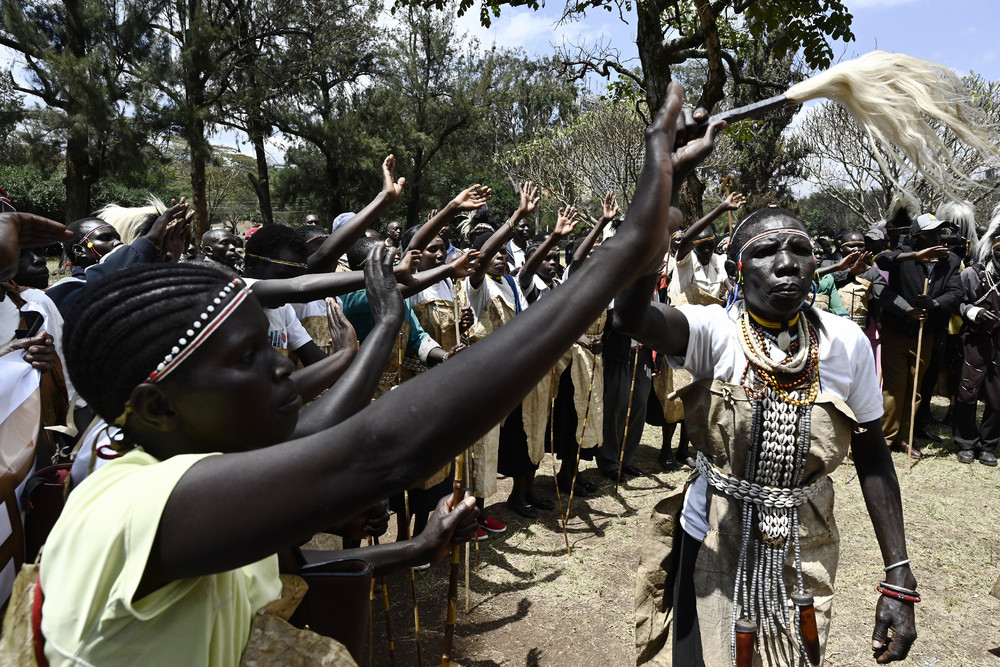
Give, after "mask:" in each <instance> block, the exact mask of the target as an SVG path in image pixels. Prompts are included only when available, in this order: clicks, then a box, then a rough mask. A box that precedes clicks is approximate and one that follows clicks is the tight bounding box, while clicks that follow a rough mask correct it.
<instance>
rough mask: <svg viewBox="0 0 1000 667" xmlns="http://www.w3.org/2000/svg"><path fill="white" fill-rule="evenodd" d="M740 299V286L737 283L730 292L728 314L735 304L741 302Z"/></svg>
mask: <svg viewBox="0 0 1000 667" xmlns="http://www.w3.org/2000/svg"><path fill="white" fill-rule="evenodd" d="M739 298H740V284H739V283H736V284H735V285H733V289H731V290H729V298H727V299H726V312H727V313H728V312H729V310H730V309H731V308H732V307H733V304H735V303H736V302H737V301H738V300H739Z"/></svg>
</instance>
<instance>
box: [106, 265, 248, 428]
mask: <svg viewBox="0 0 1000 667" xmlns="http://www.w3.org/2000/svg"><path fill="white" fill-rule="evenodd" d="M238 285H240V281H239V280H238V279H236V280H233V281H232V282H229V283H227V284H226V286H225V287H223V288H222V291H221V292H219V294H218V295H217V296H216V297H215V298H214V299H212V303H210V304H208V306H206V307H205V310H204V311H203V312H202V313H201V314H200V315H198V317H197V318H195V321H194V322H193V323H192V324H191V328H189V329H188V330H187V331H185V332H184V336H183V337H182V338H180V339H179V340H178V341H177V345H174V346H173V347H172V348H170V352H168V353H167V356H165V357H163V361H161V362H160V363H159V364H157V366H156V369H155V370H153V371H152V372H151V373H150V374H149V375H147V376H146V379H145V382H149V383H151V384H156V383H157V382H159V381H160V380H162V379H163V378H165V377H167V375H169V374H170V373H171V372H173V371H174V369H176V368H177V367H178V366H180V365H181V363H182V362H183V361H184V360H185V359H187V358H188V357H190V356H191V355H192V354H193V353H194V351H195V350H197V349H198V348H199V347H201V346H202V344H204V342H205V341H206V340H208V338H209V336H211V335H212V334H213V333H215V331H216V330H218V328H219V327H220V326H222V323H223V322H225V321H226V319H228V318H229V316H230V315H232V314H233V311H235V310H236V307H237V306H239V305H240V304H241V303H243V301H244V300H246V298H247V297H248V296H249V295H250V290H249V289H248V288H247V287H244V288H243V289H241V290H240V291H238V292H237V293H236V296H235V297H233V299H232V301H230V302H229V303H227V304H226V305H225V306H222V301H223V299H225V298H226V297H227V296H228V295H229V293H230V292H232V291H233V290H234V289H236V287H237V286H238ZM220 306H221V307H220ZM216 310H218V312H216ZM212 313H215V315H212ZM131 412H132V403H131V401H126V402H125V409H124V410H122V413H121V414H120V415H118V418H117V419H115V420H114V422H112V423H113V424H114V425H115V426H118V427H119V428H120V427H122V426H124V425H125V422H126V421H128V416H129V414H130V413H131Z"/></svg>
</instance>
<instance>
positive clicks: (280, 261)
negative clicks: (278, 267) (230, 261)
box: [243, 252, 309, 269]
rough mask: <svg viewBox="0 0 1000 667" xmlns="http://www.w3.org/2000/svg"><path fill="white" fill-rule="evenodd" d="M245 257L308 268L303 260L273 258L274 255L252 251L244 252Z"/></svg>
mask: <svg viewBox="0 0 1000 667" xmlns="http://www.w3.org/2000/svg"><path fill="white" fill-rule="evenodd" d="M243 254H244V255H245V256H246V257H253V258H254V259H262V260H264V261H265V262H271V263H272V264H284V265H285V266H294V267H297V268H300V269H308V268H309V265H308V264H306V263H305V262H287V261H285V260H283V259H275V258H274V257H264V256H263V255H255V254H253V253H252V252H244V253H243Z"/></svg>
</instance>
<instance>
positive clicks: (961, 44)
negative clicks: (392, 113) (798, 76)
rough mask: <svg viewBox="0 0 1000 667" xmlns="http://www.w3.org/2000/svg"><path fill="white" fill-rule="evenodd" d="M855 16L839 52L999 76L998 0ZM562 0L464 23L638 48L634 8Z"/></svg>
mask: <svg viewBox="0 0 1000 667" xmlns="http://www.w3.org/2000/svg"><path fill="white" fill-rule="evenodd" d="M845 4H846V5H847V7H848V9H849V10H850V11H851V13H852V14H853V16H854V21H853V24H852V30H853V31H854V34H855V37H856V40H855V41H853V42H850V43H848V44H844V43H843V42H839V41H838V42H835V43H834V45H833V50H834V54H835V59H838V60H840V59H845V60H846V59H850V58H854V57H857V56H859V55H862V54H864V53H867V52H869V51H874V50H875V49H882V50H885V51H892V52H896V53H905V54H907V55H911V56H914V57H917V58H923V59H925V60H931V61H934V62H938V63H941V64H942V65H946V66H948V67H950V68H952V69H954V70H955V71H956V72H957V73H959V74H966V73H968V72H969V71H970V70H975V71H976V72H979V73H980V74H982V75H983V76H984V77H986V78H987V79H991V80H996V79H1000V58H998V57H997V56H998V50H1000V45H997V43H996V41H995V37H994V36H993V33H994V31H995V29H996V25H997V24H998V22H1000V21H998V19H1000V2H997V0H845ZM561 7H562V3H561V2H559V0H554V1H553V2H550V4H549V6H548V7H543V8H542V9H540V10H539V11H537V12H533V11H531V10H530V9H525V8H508V7H505V8H504V10H503V12H502V14H501V16H500V18H499V19H495V20H494V22H493V26H492V27H491V28H490V29H488V30H487V29H485V28H482V27H481V26H479V25H478V14H475V15H474V16H473V15H471V14H470V15H466V16H465V17H463V18H462V19H461V20H460V25H461V27H462V28H463V29H465V30H467V31H468V32H469V33H470V34H471V35H473V36H475V37H477V38H478V39H479V40H480V41H481V42H483V43H484V44H486V45H488V44H492V43H495V44H497V45H498V46H507V47H522V48H524V49H525V50H526V51H528V52H530V53H535V54H537V55H547V54H550V53H552V52H553V51H554V50H555V48H556V47H557V46H559V45H561V44H563V43H569V44H576V43H580V42H581V41H589V42H594V41H595V40H598V39H607V40H610V43H611V45H612V46H614V47H616V48H618V49H619V50H620V51H621V52H622V54H623V56H630V57H634V56H635V53H636V51H635V42H634V39H635V28H634V16H633V17H626V18H627V19H630V20H631V23H632V25H626V24H625V23H622V22H621V21H620V20H619V18H618V14H617V13H616V12H610V13H609V12H605V11H600V10H595V11H592V12H590V14H589V15H588V16H587V17H586V18H585V19H584V20H583V21H580V22H574V23H569V24H563V25H559V24H558V23H557V21H558V19H559V14H560V11H559V10H560V9H561Z"/></svg>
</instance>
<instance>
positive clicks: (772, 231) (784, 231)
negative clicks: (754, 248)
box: [736, 227, 812, 257]
mask: <svg viewBox="0 0 1000 667" xmlns="http://www.w3.org/2000/svg"><path fill="white" fill-rule="evenodd" d="M775 234H794V235H796V236H801V237H802V238H804V239H806V240H808V241H810V242H812V238H810V236H809V235H808V234H806V233H805V232H804V231H802V230H801V229H795V228H794V227H783V228H781V229H769V230H767V231H766V232H761V233H760V234H757V236H752V237H750V240H748V241H747V242H746V243H744V244H743V247H741V248H740V251H739V252H738V253H736V256H737V257H742V256H743V253H744V252H746V249H747V248H749V247H750V245H751V244H753V243H756V242H757V241H759V240H761V239H762V238H765V237H768V236H774V235H775Z"/></svg>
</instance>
